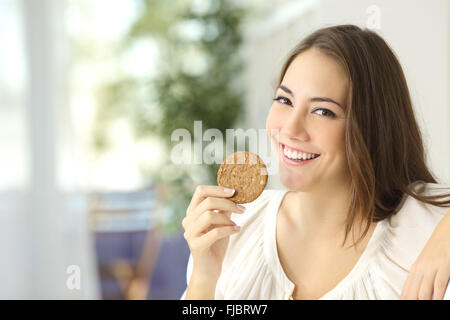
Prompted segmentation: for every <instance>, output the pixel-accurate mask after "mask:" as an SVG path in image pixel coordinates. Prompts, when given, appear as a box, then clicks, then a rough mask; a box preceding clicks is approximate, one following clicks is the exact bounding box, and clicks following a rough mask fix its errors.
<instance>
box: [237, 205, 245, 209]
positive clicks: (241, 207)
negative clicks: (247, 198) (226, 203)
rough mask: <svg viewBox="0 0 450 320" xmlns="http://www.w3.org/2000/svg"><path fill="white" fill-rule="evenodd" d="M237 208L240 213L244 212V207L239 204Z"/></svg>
mask: <svg viewBox="0 0 450 320" xmlns="http://www.w3.org/2000/svg"><path fill="white" fill-rule="evenodd" d="M237 208H238V209H239V210H240V211H245V207H244V206H241V205H240V204H238V205H237Z"/></svg>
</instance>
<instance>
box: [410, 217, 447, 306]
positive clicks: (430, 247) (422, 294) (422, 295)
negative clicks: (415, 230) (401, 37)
mask: <svg viewBox="0 0 450 320" xmlns="http://www.w3.org/2000/svg"><path fill="white" fill-rule="evenodd" d="M449 279H450V211H449V212H448V213H447V214H446V215H445V216H444V218H442V220H441V221H440V222H439V224H438V225H437V227H436V229H435V230H434V231H433V234H432V235H431V237H430V239H429V240H428V242H427V244H426V245H425V247H424V249H423V250H422V252H421V253H420V255H419V257H418V258H417V260H416V261H415V262H414V264H413V265H412V268H411V270H410V272H409V275H408V278H407V279H406V282H405V284H404V286H403V290H402V294H401V299H408V300H411V299H420V300H427V299H428V300H429V299H433V300H441V299H442V298H443V297H444V294H445V291H446V289H447V286H448V283H449Z"/></svg>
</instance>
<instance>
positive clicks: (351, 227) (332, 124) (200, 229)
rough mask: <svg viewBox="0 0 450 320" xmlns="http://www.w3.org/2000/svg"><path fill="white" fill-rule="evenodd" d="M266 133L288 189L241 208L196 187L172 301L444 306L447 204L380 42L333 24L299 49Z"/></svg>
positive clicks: (449, 235) (215, 191)
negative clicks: (180, 282) (425, 302)
mask: <svg viewBox="0 0 450 320" xmlns="http://www.w3.org/2000/svg"><path fill="white" fill-rule="evenodd" d="M266 128H267V132H278V135H273V136H271V137H270V138H271V142H272V148H273V150H274V151H275V152H277V156H278V160H279V178H280V181H281V182H282V184H283V185H284V186H285V187H286V188H287V189H288V190H290V191H289V192H286V191H282V190H266V191H264V192H263V194H262V195H261V196H260V197H259V198H258V199H257V200H255V201H254V202H252V203H250V204H247V205H245V206H239V205H236V204H234V203H233V202H232V201H230V200H228V199H226V198H227V197H228V196H230V195H231V194H232V193H229V191H230V190H224V189H223V188H221V187H218V186H201V187H199V188H197V190H196V192H195V194H194V196H193V198H192V201H191V203H190V205H189V207H188V209H187V212H186V217H185V218H184V220H183V227H184V229H185V238H186V240H187V242H188V244H189V247H190V250H191V257H190V259H189V263H188V272H187V276H188V288H187V289H186V291H185V293H184V294H183V297H182V298H186V299H213V298H216V299H319V298H321V299H397V298H406V299H417V298H420V299H431V298H434V299H442V298H443V296H444V293H445V290H446V288H447V284H448V280H449V273H450V213H449V212H450V211H449V208H448V207H449V206H450V198H449V196H450V193H449V189H448V187H446V188H445V186H443V185H439V184H437V182H436V180H435V179H434V178H433V176H432V174H431V173H430V172H429V170H428V169H427V166H426V164H425V158H424V148H423V144H422V138H421V135H420V131H419V127H418V125H417V122H416V120H415V118H414V113H413V108H412V104H411V101H410V96H409V92H408V88H407V84H406V80H405V77H404V74H403V71H402V69H401V66H400V64H399V62H398V60H397V59H396V57H395V55H394V54H393V53H392V51H391V50H390V48H389V47H388V45H387V44H386V43H385V42H384V40H383V39H381V38H380V37H379V36H378V35H377V34H375V33H374V32H372V31H368V30H361V29H360V28H358V27H356V26H351V25H343V26H336V27H329V28H324V29H321V30H318V31H316V32H314V33H313V34H311V35H310V36H309V37H307V38H306V39H305V40H303V41H302V42H301V43H300V44H299V45H298V46H297V47H295V48H294V50H293V51H292V53H291V54H290V56H289V57H288V59H287V60H286V63H285V64H284V66H283V68H282V71H281V74H280V78H279V83H278V87H277V88H276V92H275V98H274V102H273V104H272V107H271V110H270V112H269V115H268V117H267V122H266ZM304 159H309V160H304ZM231 192H232V191H231ZM217 210H218V212H217ZM244 211H245V212H244ZM444 216H445V217H444ZM436 226H437V227H436ZM433 230H434V232H433ZM422 250H423V251H422Z"/></svg>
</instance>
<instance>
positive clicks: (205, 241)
mask: <svg viewBox="0 0 450 320" xmlns="http://www.w3.org/2000/svg"><path fill="white" fill-rule="evenodd" d="M239 230H240V227H239V226H226V227H218V228H214V229H212V230H211V231H209V232H207V233H206V234H204V235H203V236H201V237H200V238H198V240H197V247H199V248H209V247H210V246H212V245H213V244H214V242H216V241H217V240H220V239H223V238H225V237H228V236H230V235H232V234H234V233H236V232H238V231H239Z"/></svg>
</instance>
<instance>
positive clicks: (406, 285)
mask: <svg viewBox="0 0 450 320" xmlns="http://www.w3.org/2000/svg"><path fill="white" fill-rule="evenodd" d="M412 278H413V274H412V273H411V272H410V273H408V277H407V278H406V281H405V283H404V284H403V288H402V293H401V295H400V299H402V300H407V299H408V298H407V297H408V294H409V291H410V288H411V283H412Z"/></svg>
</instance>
